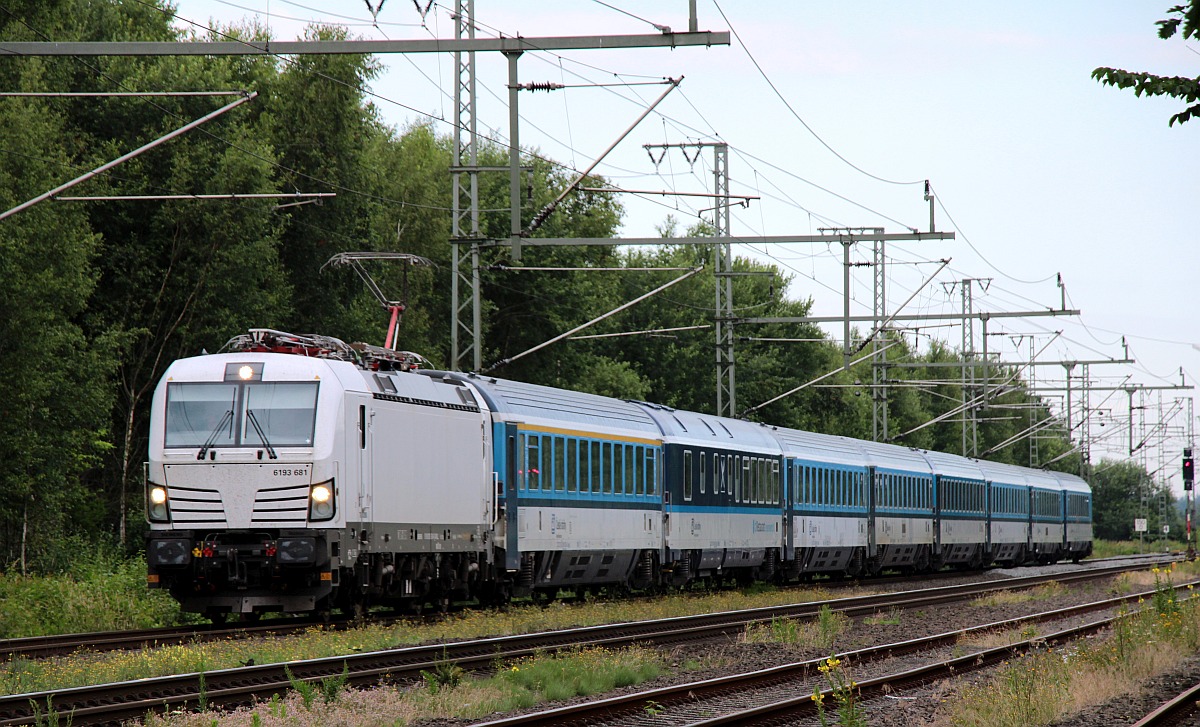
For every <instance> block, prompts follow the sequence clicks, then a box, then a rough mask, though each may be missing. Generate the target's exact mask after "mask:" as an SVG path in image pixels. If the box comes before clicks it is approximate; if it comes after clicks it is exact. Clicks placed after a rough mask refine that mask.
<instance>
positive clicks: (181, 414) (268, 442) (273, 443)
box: [164, 381, 318, 455]
mask: <svg viewBox="0 0 1200 727" xmlns="http://www.w3.org/2000/svg"><path fill="white" fill-rule="evenodd" d="M317 386H318V385H317V382H315V381H312V382H308V381H305V382H265V381H222V382H187V383H179V382H171V383H169V384H168V385H167V411H166V419H165V422H164V423H165V427H166V441H165V446H166V447H168V448H187V447H200V448H201V450H204V451H206V450H208V449H209V448H210V447H266V448H268V449H271V448H274V447H281V446H282V447H311V446H313V432H314V429H315V426H316V415H317ZM201 454H202V455H203V451H202V452H201Z"/></svg>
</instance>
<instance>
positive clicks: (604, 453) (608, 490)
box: [600, 442, 613, 495]
mask: <svg viewBox="0 0 1200 727" xmlns="http://www.w3.org/2000/svg"><path fill="white" fill-rule="evenodd" d="M612 463H613V449H612V442H601V443H600V488H601V489H602V490H603V491H604V492H605V494H610V495H611V494H612Z"/></svg>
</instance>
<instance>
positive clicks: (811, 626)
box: [742, 606, 850, 651]
mask: <svg viewBox="0 0 1200 727" xmlns="http://www.w3.org/2000/svg"><path fill="white" fill-rule="evenodd" d="M849 626H850V617H849V616H847V615H846V614H844V613H835V612H834V611H833V609H831V608H830V607H829V606H821V609H820V611H818V612H817V618H816V619H812V620H807V619H806V620H801V619H795V618H773V619H771V620H770V621H764V622H760V623H753V624H747V626H746V630H745V631H744V632H743V633H742V643H745V644H795V645H797V646H811V647H814V648H817V649H820V650H821V651H829V650H831V649H832V648H833V646H834V644H835V643H836V642H837V639H838V637H839V636H841V635H842V634H843V633H845V631H846V629H847V628H849Z"/></svg>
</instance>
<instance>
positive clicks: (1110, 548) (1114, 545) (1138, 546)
mask: <svg viewBox="0 0 1200 727" xmlns="http://www.w3.org/2000/svg"><path fill="white" fill-rule="evenodd" d="M1146 535H1147V536H1149V535H1151V533H1146ZM1164 548H1166V549H1167V550H1170V551H1176V550H1187V543H1185V542H1183V541H1180V540H1168V541H1166V542H1165V543H1164V542H1163V541H1161V540H1158V539H1156V538H1153V539H1152V538H1150V537H1147V538H1146V540H1145V541H1144V542H1141V541H1137V540H1093V541H1092V557H1093V558H1112V557H1113V556H1117V555H1140V554H1143V553H1161V552H1163V549H1164Z"/></svg>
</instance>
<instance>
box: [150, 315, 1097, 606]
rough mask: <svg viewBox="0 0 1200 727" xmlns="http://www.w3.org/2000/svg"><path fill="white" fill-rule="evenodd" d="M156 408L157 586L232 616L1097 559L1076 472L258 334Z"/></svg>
mask: <svg viewBox="0 0 1200 727" xmlns="http://www.w3.org/2000/svg"><path fill="white" fill-rule="evenodd" d="M226 349H227V350H228V352H226V353H220V354H214V355H203V356H198V357H195V358H189V359H183V360H180V361H176V362H175V363H173V364H172V365H171V366H170V367H169V368H168V369H167V371H166V373H165V375H164V377H163V380H162V382H161V383H160V384H159V387H158V389H157V390H156V392H155V396H154V404H153V407H154V408H153V412H152V415H151V430H150V461H149V464H148V468H147V483H146V514H147V518H148V520H149V523H150V531H149V534H148V536H147V548H146V557H147V561H148V566H149V576H148V579H149V584H150V586H151V587H155V588H163V589H168V590H169V591H170V592H171V594H172V595H173V596H174V597H175V598H177V599H178V600H179V601H180V602H181V603H182V604H183V606H184V608H185V609H187V610H191V611H197V612H201V613H205V614H207V615H208V616H210V617H211V618H213V619H215V620H220V619H222V618H224V617H225V616H226V615H228V614H238V615H241V616H243V617H252V616H254V615H257V614H260V613H263V612H267V611H284V612H314V611H315V612H328V611H329V610H331V609H333V608H335V607H340V608H343V609H353V610H359V609H361V608H362V607H364V606H365V605H367V604H369V603H390V604H394V605H409V606H413V607H418V608H419V607H421V606H424V605H426V604H430V603H432V604H438V605H444V604H446V603H448V602H449V601H450V600H460V599H478V600H480V601H483V602H490V601H502V600H505V599H508V598H510V597H512V596H515V595H530V594H539V593H543V594H553V593H556V592H557V591H558V590H560V589H571V590H576V591H578V590H587V589H593V588H604V587H608V588H613V589H616V590H624V589H629V588H633V589H647V588H656V587H661V586H677V587H683V586H687V585H688V584H689V583H693V582H696V581H700V580H724V579H736V580H739V581H743V582H745V581H750V580H755V579H757V580H765V581H778V580H794V579H796V578H799V577H801V576H803V575H805V574H811V573H822V572H825V573H830V572H833V573H849V574H851V575H859V574H864V573H875V572H878V571H880V570H882V569H885V568H900V569H907V570H912V571H925V570H930V569H933V568H938V567H941V566H943V565H960V566H974V567H978V566H982V565H985V564H987V563H991V562H1000V563H1007V564H1021V563H1024V562H1027V561H1031V560H1034V559H1038V560H1042V561H1052V560H1058V559H1060V558H1064V557H1069V558H1072V559H1075V560H1078V559H1080V558H1082V557H1084V556H1086V555H1088V554H1089V553H1090V552H1091V492H1090V490H1089V488H1088V487H1087V484H1086V483H1085V482H1083V481H1082V480H1080V479H1079V478H1077V477H1072V476H1070V475H1063V474H1059V473H1049V472H1044V471H1041V470H1030V469H1026V468H1021V467H1013V466H1009V465H998V464H994V463H989V462H983V461H977V460H971V459H965V458H963V457H958V456H955V455H949V454H941V453H934V452H924V451H920V450H916V449H911V448H907V447H899V446H895V445H887V444H878V443H873V442H863V441H859V440H855V439H849V438H846V437H836V436H828V435H820V434H813V433H809V432H801V431H795V430H788V429H781V428H776V427H770V426H767V425H763V424H755V423H750V422H745V421H740V420H734V419H727V418H720V417H714V416H710V415H706V414H698V413H695V412H685V411H678V410H674V409H671V408H669V407H663V406H659V405H655V404H648V403H644V402H631V401H622V400H618V399H612V398H607V397H602V396H595V395H592V394H583V393H578V392H572V391H565V390H562V389H555V388H550V387H544V386H535V385H531V384H523V383H519V382H514V381H505V380H502V379H494V378H490V377H481V376H477V375H474V374H460V373H446V372H439V371H427V370H419V369H418V367H417V366H416V363H417V360H418V357H416V356H414V355H412V354H405V353H398V352H395V351H391V350H389V349H381V348H376V347H371V346H366V345H364V344H354V345H353V346H348V345H346V344H344V343H342V342H341V341H338V340H337V339H333V338H327V337H322V336H297V335H292V334H286V333H281V332H278V331H270V330H266V329H255V330H252V331H251V333H250V334H249V335H244V336H239V337H237V338H235V339H233V340H232V341H231V342H230V344H229V345H227V347H226Z"/></svg>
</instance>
